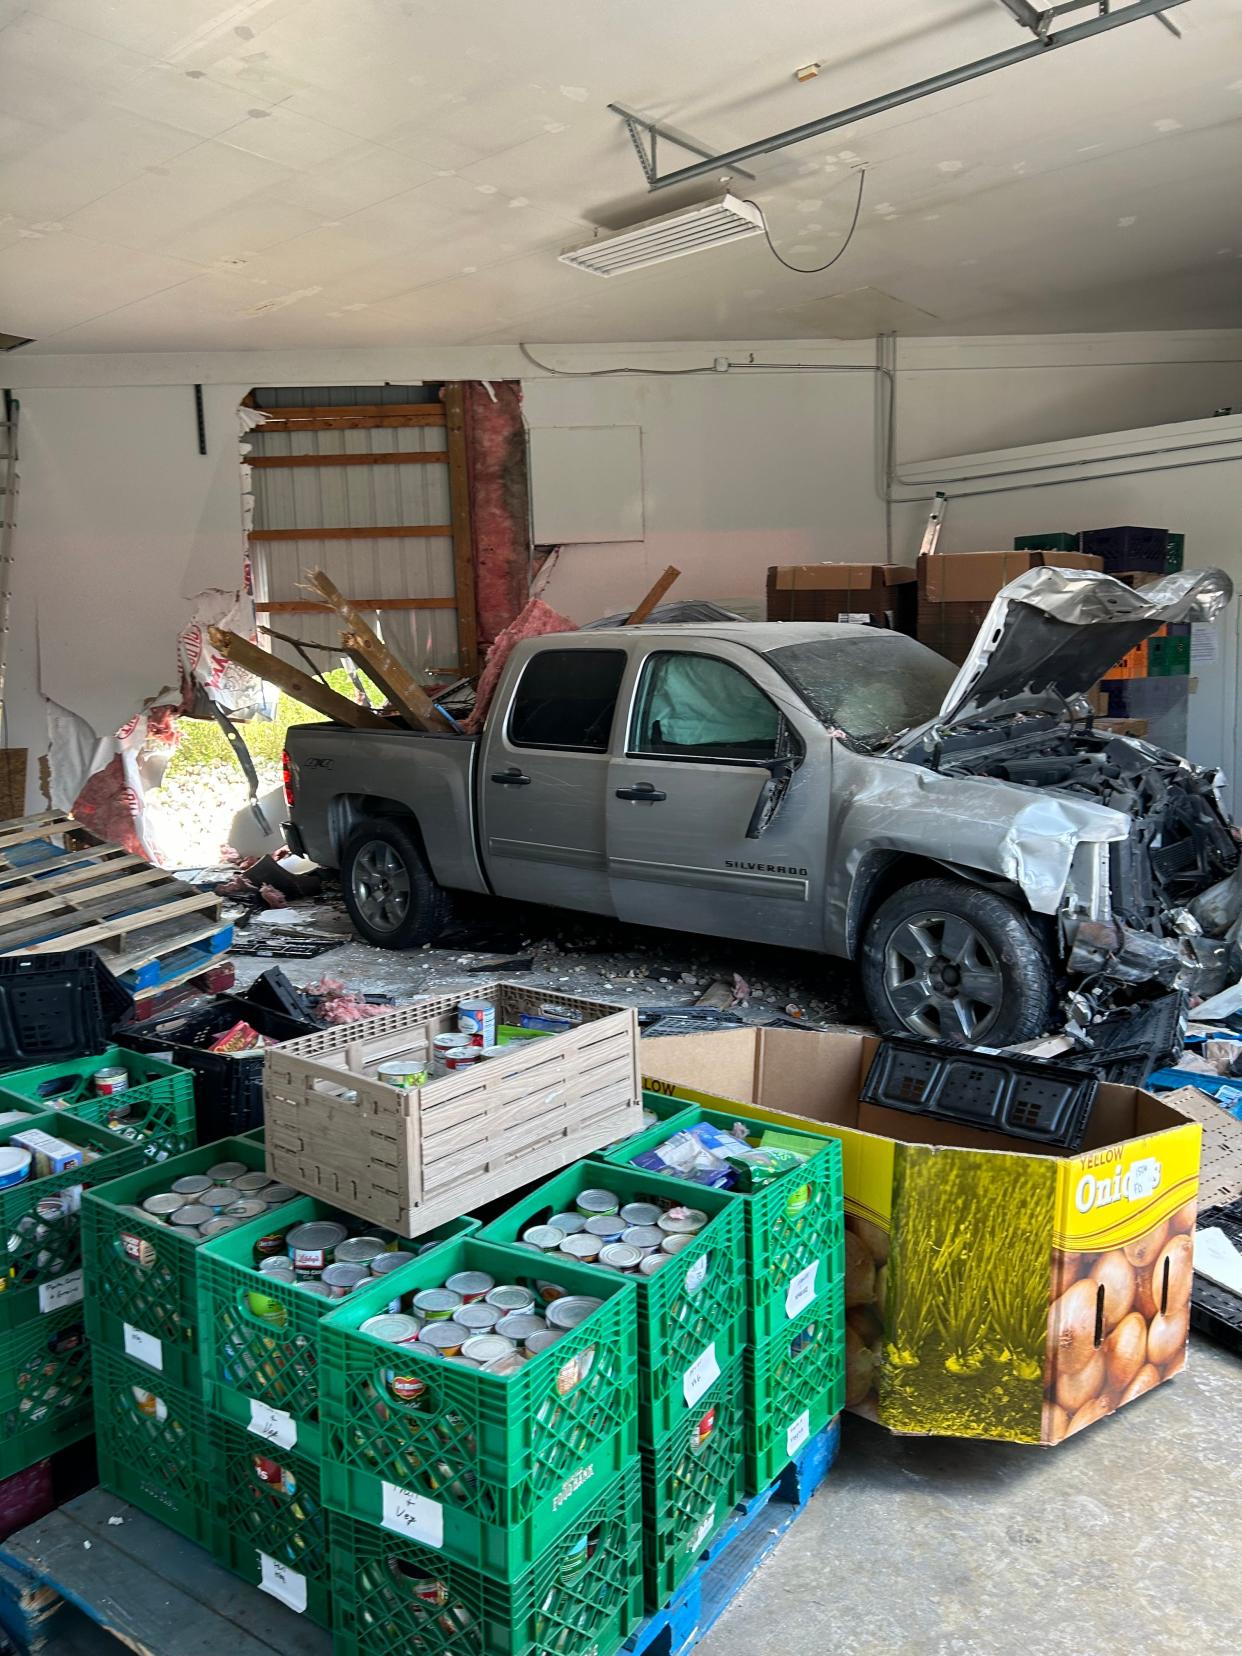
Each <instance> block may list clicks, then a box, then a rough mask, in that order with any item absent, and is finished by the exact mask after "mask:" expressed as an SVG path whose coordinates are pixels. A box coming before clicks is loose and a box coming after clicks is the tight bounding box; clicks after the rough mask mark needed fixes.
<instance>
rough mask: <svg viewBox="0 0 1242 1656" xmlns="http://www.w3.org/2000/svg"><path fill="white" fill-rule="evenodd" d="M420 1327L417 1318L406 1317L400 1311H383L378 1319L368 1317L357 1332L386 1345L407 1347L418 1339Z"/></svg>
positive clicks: (420, 1324)
mask: <svg viewBox="0 0 1242 1656" xmlns="http://www.w3.org/2000/svg"><path fill="white" fill-rule="evenodd" d="M422 1326H423V1325H422V1323H420V1322H419V1320H418V1318H417V1317H407V1316H406V1315H405V1314H404V1312H401V1311H385V1312H381V1314H380V1315H379V1316H378V1317H368V1318H367V1320H366V1322H364V1323H362V1324H361V1325H360V1327H359V1330H358V1332H359V1333H360V1334H369V1335H370V1336H371V1337H372V1339H375V1340H383V1341H385V1342H386V1343H387V1344H388V1345H409V1344H410V1343H411V1342H412V1341H414V1340H416V1339H417V1338H418V1336H419V1332H420V1330H421V1329H422Z"/></svg>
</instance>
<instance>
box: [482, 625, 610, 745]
mask: <svg viewBox="0 0 1242 1656" xmlns="http://www.w3.org/2000/svg"><path fill="white" fill-rule="evenodd" d="M624 673H625V651H624V650H542V651H541V652H540V653H539V654H538V655H536V656H532V657H531V659H530V661H528V662H527V664H526V671H525V672H524V673H523V674H522V677H521V680H520V682H519V684H518V687H517V695H516V696H515V697H514V698H513V710H512V712H511V713H510V715H509V740H510V742H511V743H512V744H513V746H514V747H541V748H571V749H575V750H577V751H578V752H581V753H606V752H607V751H608V737H609V734H610V733H611V730H612V715H613V711H614V709H615V708H616V705H617V692H618V691H619V690H620V688H621V679H622V676H623V675H624Z"/></svg>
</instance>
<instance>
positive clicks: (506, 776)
mask: <svg viewBox="0 0 1242 1656" xmlns="http://www.w3.org/2000/svg"><path fill="white" fill-rule="evenodd" d="M492 781H493V782H500V783H501V784H503V786H504V787H506V788H529V787H530V777H529V776H526V775H525V774H524V773H523V772H522V771H520V770H518V768H517V766H516V765H513V766H511V767H510V768H509V769H508V770H505V771H493V772H492Z"/></svg>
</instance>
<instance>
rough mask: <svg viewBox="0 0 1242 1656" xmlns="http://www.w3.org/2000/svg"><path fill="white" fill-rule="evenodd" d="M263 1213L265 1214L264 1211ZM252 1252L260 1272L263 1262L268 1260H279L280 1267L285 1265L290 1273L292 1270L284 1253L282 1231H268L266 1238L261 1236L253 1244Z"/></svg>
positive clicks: (290, 1261) (291, 1265)
mask: <svg viewBox="0 0 1242 1656" xmlns="http://www.w3.org/2000/svg"><path fill="white" fill-rule="evenodd" d="M264 1211H265V1212H266V1209H265V1210H264ZM253 1251H254V1258H255V1264H256V1265H258V1267H259V1269H260V1270H262V1269H263V1262H264V1261H265V1260H270V1259H279V1260H280V1262H281V1264H282V1265H287V1266H288V1267H289V1269H290V1271H292V1270H293V1261H292V1260H291V1259H290V1258H289V1256H288V1254H287V1253H286V1252H285V1233H284V1232H283V1231H269V1232H268V1234H267V1235H266V1236H261V1237H260V1238H259V1240H258V1241H257V1242H256V1243H255V1245H254V1250H253Z"/></svg>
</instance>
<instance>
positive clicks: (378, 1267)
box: [370, 1251, 414, 1277]
mask: <svg viewBox="0 0 1242 1656" xmlns="http://www.w3.org/2000/svg"><path fill="white" fill-rule="evenodd" d="M413 1257H414V1255H413V1254H408V1253H401V1252H400V1251H397V1252H395V1253H388V1252H385V1253H381V1254H376V1256H375V1258H374V1259H372V1260H371V1261H370V1271H371V1275H372V1276H373V1277H378V1276H387V1275H388V1273H389V1271H399V1270H400V1269H401V1267H402V1266H403V1265H408V1264H409V1263H410V1261H411V1260H412V1259H413Z"/></svg>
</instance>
